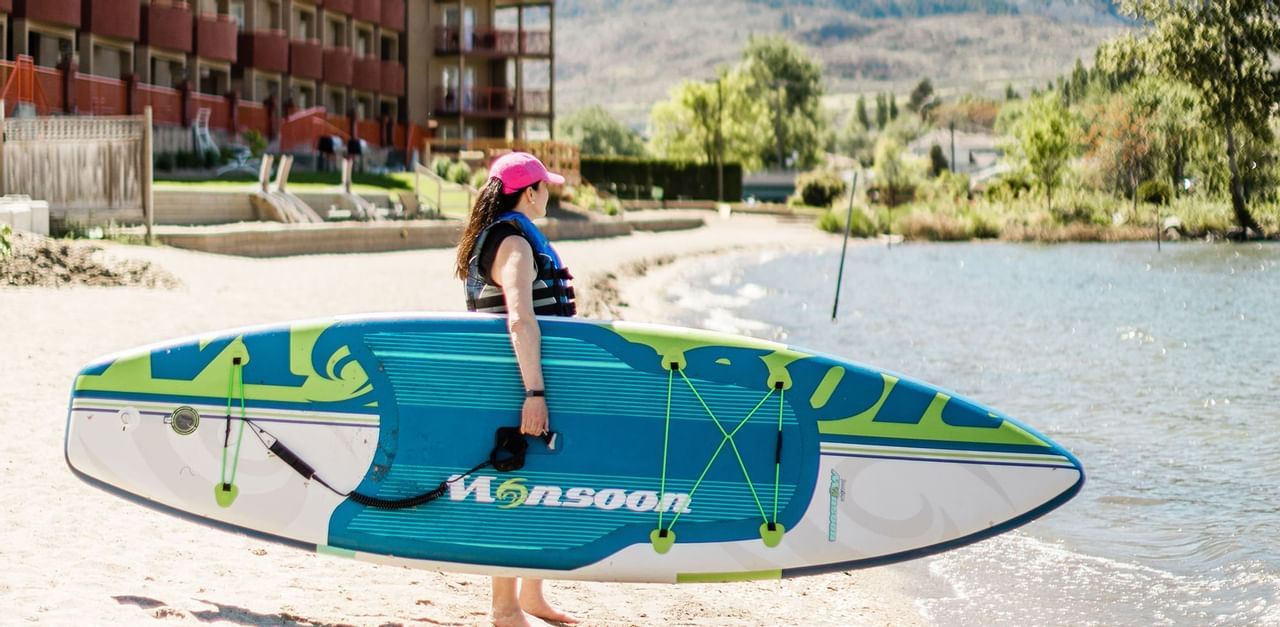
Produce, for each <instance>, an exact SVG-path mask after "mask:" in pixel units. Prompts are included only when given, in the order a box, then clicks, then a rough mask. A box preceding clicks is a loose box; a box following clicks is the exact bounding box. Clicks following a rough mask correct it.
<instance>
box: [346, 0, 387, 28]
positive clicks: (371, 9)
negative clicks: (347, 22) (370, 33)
mask: <svg viewBox="0 0 1280 627" xmlns="http://www.w3.org/2000/svg"><path fill="white" fill-rule="evenodd" d="M351 16H352V17H354V18H356V19H357V20H361V21H364V22H372V23H374V24H377V23H378V22H380V21H382V0H355V6H354V7H352V11H351Z"/></svg>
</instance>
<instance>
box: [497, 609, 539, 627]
mask: <svg viewBox="0 0 1280 627" xmlns="http://www.w3.org/2000/svg"><path fill="white" fill-rule="evenodd" d="M493 627H532V624H531V623H530V622H529V615H528V614H525V613H524V612H523V611H521V610H520V608H516V609H515V610H506V611H499V610H498V609H496V608H495V609H494V610H493Z"/></svg>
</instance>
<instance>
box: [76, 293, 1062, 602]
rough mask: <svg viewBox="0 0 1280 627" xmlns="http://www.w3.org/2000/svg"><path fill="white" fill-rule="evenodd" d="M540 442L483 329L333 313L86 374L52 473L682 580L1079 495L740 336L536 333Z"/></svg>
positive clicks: (339, 532) (224, 519)
mask: <svg viewBox="0 0 1280 627" xmlns="http://www.w3.org/2000/svg"><path fill="white" fill-rule="evenodd" d="M539 323H540V326H541V329H542V337H543V339H542V368H543V372H544V378H545V380H546V398H547V403H548V406H549V408H550V415H551V426H552V428H553V429H554V431H555V434H554V437H546V438H525V437H523V436H520V435H519V434H518V433H514V432H513V430H510V429H504V427H508V428H509V427H513V426H517V425H518V424H519V421H520V408H521V406H522V404H523V402H524V394H523V390H524V387H523V385H522V382H521V379H520V375H519V372H518V369H517V365H516V361H515V358H514V356H513V353H512V348H511V342H510V339H509V337H508V334H507V327H506V320H505V319H504V318H500V317H494V316H485V315H478V314H468V315H400V316H365V317H345V318H337V319H331V320H325V321H307V322H298V323H292V324H286V325H280V326H274V327H261V328H254V329H245V330H237V331H230V332H226V333H219V334H214V335H209V336H207V337H201V338H192V339H187V340H180V341H177V342H174V343H170V344H165V345H157V346H150V347H145V348H142V349H139V350H137V351H133V352H127V353H123V354H119V355H115V356H111V357H108V358H105V359H103V360H101V361H98V362H97V363H95V364H93V365H91V366H89V367H87V368H85V369H84V370H83V371H82V372H81V373H80V375H79V376H78V377H77V378H76V381H75V387H74V390H73V393H72V398H71V406H70V410H69V414H68V417H67V432H66V458H67V463H68V465H69V466H70V467H71V469H72V471H73V472H75V473H76V475H78V476H79V477H80V478H82V479H84V480H85V481H87V482H88V483H90V484H91V485H94V486H96V487H99V488H102V489H105V490H108V491H111V492H113V493H115V494H117V495H119V496H122V497H125V498H128V499H131V500H133V501H135V502H138V503H140V504H143V505H146V506H149V507H153V508H156V509H159V510H162V511H166V512H169V513H174V514H177V515H180V516H183V517H186V518H189V519H191V520H194V521H197V522H201V523H205V524H209V525H214V526H218V527H223V528H227V529H231V530H236V531H241V532H248V533H252V534H255V535H259V536H262V537H266V538H268V539H271V540H274V541H277V542H282V543H285V544H290V545H294V546H298V547H302V548H306V549H309V550H316V551H320V552H324V553H331V554H337V555H343V556H348V557H355V558H359V559H363V560H370V561H376V562H385V563H392V564H401V565H409V566H418V567H423V568H431V569H440V570H449V571H461V572H474V573H483V574H491V575H519V576H541V577H548V578H556V579H584V580H597V581H648V582H694V581H732V580H746V579H770V578H779V577H794V576H800V575H808V574H815V573H822V572H828V571H840V570H848V569H853V568H860V567H866V566H873V565H877V564H885V563H889V562H896V561H901V560H906V559H911V558H915V557H920V556H923V555H928V554H931V553H936V552H938V551H943V550H946V549H950V548H954V547H958V546H961V545H965V544H969V543H971V542H975V541H977V540H980V539H983V538H986V537H989V536H992V535H994V534H997V533H1000V532H1003V531H1008V530H1009V529H1013V528H1014V527H1017V526H1019V525H1022V524H1025V523H1027V522H1029V521H1031V520H1033V519H1035V518H1036V517H1038V516H1042V515H1044V514H1045V513H1047V512H1049V511H1050V510H1052V509H1054V508H1055V507H1058V506H1059V505H1061V504H1063V503H1065V502H1066V501H1067V500H1069V499H1070V498H1071V497H1072V496H1074V495H1075V494H1076V493H1077V492H1078V491H1079V490H1080V487H1081V485H1082V484H1083V483H1084V471H1083V469H1082V468H1081V466H1080V462H1079V461H1077V460H1076V459H1075V457H1073V456H1072V455H1071V454H1070V453H1068V452H1067V451H1066V450H1065V449H1063V448H1062V447H1061V446H1059V445H1057V444H1055V443H1054V442H1052V441H1050V440H1049V439H1048V438H1046V437H1044V436H1042V435H1040V434H1038V433H1036V432H1035V431H1033V430H1031V429H1030V428H1028V427H1026V426H1024V425H1022V424H1020V423H1018V422H1017V421H1015V420H1013V419H1011V418H1008V417H1006V416H1004V415H1002V414H1000V413H998V412H994V411H991V410H989V409H987V408H985V407H982V406H980V405H977V404H975V403H973V402H970V401H967V400H964V399H962V398H960V397H957V396H955V395H953V394H951V393H950V392H946V391H943V390H939V389H937V388H933V387H930V386H927V385H924V384H922V383H919V382H916V381H912V380H910V379H907V378H905V377H901V376H899V375H896V374H891V373H888V372H882V371H878V370H875V369H872V368H868V367H866V366H861V365H857V364H854V363H850V362H847V361H843V360H840V359H836V358H833V357H830V356H825V355H821V354H817V353H813V352H809V351H806V350H803V349H798V348H793V347H788V346H785V345H782V344H778V343H774V342H767V341H762V340H757V339H752V338H747V337H741V336H734V335H726V334H719V333H711V332H706V331H695V330H691V329H682V328H675V327H662V326H652V325H641V324H631V323H622V322H612V323H609V322H594V321H586V320H570V319H556V318H543V319H540V321H539Z"/></svg>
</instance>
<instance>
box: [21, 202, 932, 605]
mask: <svg viewBox="0 0 1280 627" xmlns="http://www.w3.org/2000/svg"><path fill="white" fill-rule="evenodd" d="M698 213H699V215H705V212H698ZM707 223H708V225H707V226H705V227H702V228H699V229H696V230H692V231H681V232H668V233H636V234H632V235H628V236H625V237H618V238H610V239H604V240H582V241H570V242H564V243H563V244H560V245H558V246H557V247H558V248H559V249H560V251H561V253H562V256H563V257H564V258H565V260H566V262H567V263H568V264H569V265H570V267H573V268H577V269H578V270H579V275H580V276H582V277H584V278H583V279H581V280H580V281H579V284H580V285H581V286H582V293H583V297H582V299H583V305H584V307H583V309H584V310H586V309H588V308H590V307H604V309H603V311H606V312H608V311H612V310H610V309H609V307H610V306H612V307H614V308H615V309H616V310H618V311H619V312H620V313H621V316H620V317H623V318H625V319H632V320H634V319H637V318H639V317H646V316H651V315H656V314H651V313H649V312H650V311H651V310H654V308H656V310H660V309H661V308H662V307H663V304H662V301H661V299H660V298H659V299H657V300H655V296H660V292H661V290H660V289H659V288H658V287H656V286H655V284H654V283H653V282H655V281H657V282H662V281H665V280H668V277H670V276H672V274H671V273H679V272H681V271H683V270H684V269H685V268H688V267H689V266H687V265H686V264H692V263H698V262H699V261H702V260H706V259H708V258H710V257H711V256H713V255H723V254H732V253H734V252H748V251H753V250H764V249H772V250H784V251H786V250H806V249H816V248H823V247H827V246H839V243H840V238H839V237H838V236H834V235H828V234H825V233H821V232H820V231H818V230H817V229H814V228H813V227H812V226H811V225H810V224H808V223H799V224H797V223H791V224H788V223H785V222H780V221H778V220H776V219H774V218H771V217H759V216H734V218H732V219H730V220H720V219H718V218H715V217H714V216H710V217H708V220H707ZM104 249H105V250H104V254H106V255H109V256H111V257H116V258H127V259H135V260H143V261H150V262H153V263H154V264H156V266H158V267H159V268H161V269H164V270H167V271H169V272H170V273H172V274H173V275H174V276H176V277H178V278H179V279H180V280H181V282H182V284H181V286H179V287H176V288H174V289H168V290H166V289H148V288H142V287H121V288H92V287H70V288H61V289H50V288H2V289H0V307H3V308H4V310H5V311H6V313H8V314H9V315H7V316H3V317H0V336H2V337H5V338H6V344H7V349H6V355H7V356H8V357H9V359H5V360H0V380H4V381H6V384H7V386H6V391H8V392H9V393H8V394H3V395H0V458H3V459H4V460H5V465H6V468H9V469H11V470H10V472H13V473H17V472H19V469H21V472H22V476H23V477H24V481H25V487H24V488H23V489H21V490H10V491H7V492H5V493H3V494H0V521H3V522H4V525H0V541H3V542H4V544H5V545H6V546H8V547H10V549H9V550H8V552H7V554H8V557H9V568H7V569H5V571H4V572H3V573H2V574H0V596H4V597H5V598H6V599H8V600H9V603H8V606H9V607H10V608H11V609H10V616H11V618H13V620H16V621H23V620H26V621H38V622H49V623H54V624H76V623H82V622H83V621H84V620H85V619H86V618H88V617H91V618H90V620H91V621H97V622H103V623H108V622H110V623H121V624H138V623H144V622H151V621H155V622H161V621H163V622H164V623H166V624H190V625H199V624H207V623H208V622H214V621H229V622H236V623H243V624H294V625H311V624H357V625H380V624H387V623H392V624H404V623H430V624H443V625H476V624H487V623H488V614H489V586H488V578H487V577H483V576H475V575H458V574H451V573H438V572H434V571H426V570H415V569H409V568H403V567H390V566H382V565H376V564H370V563H364V562H358V561H351V560H344V559H340V558H333V557H328V556H321V555H317V554H315V553H311V552H306V551H299V550H296V549H292V548H288V547H284V546H281V545H277V544H273V543H269V542H266V541H263V540H258V539H254V538H251V537H249V536H245V535H241V534H235V533H225V532H221V531H217V530H212V529H210V528H208V527H204V526H202V525H198V524H193V523H190V522H187V521H183V520H179V519H176V518H173V517H171V516H168V515H165V514H161V513H158V512H154V511H152V510H149V509H146V508H142V507H139V506H137V505H134V504H132V503H129V502H126V501H124V500H122V499H119V498H116V497H113V496H110V495H108V494H106V493H104V492H101V491H99V490H95V489H93V488H90V487H88V486H86V485H84V484H82V483H81V482H80V481H79V480H77V479H76V478H75V477H74V476H73V475H72V474H71V473H70V472H68V471H67V469H66V468H65V464H64V461H63V456H62V446H63V428H64V423H65V415H66V398H67V397H66V394H67V389H68V386H69V385H70V382H71V380H72V377H73V376H74V374H75V373H76V372H78V371H79V369H80V367H82V366H83V365H84V364H85V363H88V362H89V361H90V360H91V359H93V358H95V357H98V356H100V355H103V354H107V353H111V352H115V351H118V350H122V349H128V348H131V347H136V346H141V345H144V344H148V343H151V342H155V341H157V340H164V339H168V338H176V337H182V336H189V335H194V334H200V333H204V332H209V331H212V330H216V329H226V328H233V327H240V326H248V325H253V324H261V323H266V322H275V321H285V320H294V319H305V318H317V317H325V316H331V315H342V314H354V313H369V312H377V311H424V310H426V311H461V310H463V302H462V289H461V286H460V285H459V283H458V281H457V279H455V278H454V277H453V276H452V274H451V271H450V270H451V267H452V263H453V251H452V250H440V249H436V250H419V251H408V252H395V253H375V254H357V255H312V256H303V257H289V258H280V259H247V258H237V257H229V256H222V255H213V254H207V253H198V252H192V251H185V250H179V249H172V248H148V247H139V246H128V245H122V244H105V245H104ZM669 260H676V261H674V262H671V263H667V261H669ZM584 269H585V270H586V271H584ZM640 274H643V275H644V276H639V275H640ZM611 290H612V291H611ZM637 290H640V291H639V292H637ZM594 303H600V304H599V305H597V304H594ZM611 317H612V316H611ZM35 504H40V505H39V506H36V505H35ZM904 572H905V571H903V570H902V569H897V568H877V569H871V570H864V571H855V572H850V573H835V574H829V575H820V576H814V577H806V578H801V579H793V580H782V581H764V582H750V583H738V584H715V585H709V584H686V585H670V584H626V585H621V584H615V583H594V582H554V583H551V584H550V585H549V586H548V596H549V598H550V599H552V600H553V602H555V603H557V604H558V605H559V606H561V607H563V608H565V609H566V610H568V611H569V612H570V613H574V614H575V615H576V616H578V617H579V618H582V619H583V621H584V624H588V625H647V624H679V625H726V624H736V625H757V624H780V625H798V624H804V625H837V624H840V625H846V624H858V625H913V624H924V623H925V621H924V619H922V618H921V617H920V615H919V614H918V612H917V610H916V608H915V603H914V600H915V599H914V597H913V596H912V594H911V593H910V592H909V591H908V590H910V589H913V583H912V581H911V580H910V579H909V578H908V577H907V576H906V575H904ZM535 624H536V623H535Z"/></svg>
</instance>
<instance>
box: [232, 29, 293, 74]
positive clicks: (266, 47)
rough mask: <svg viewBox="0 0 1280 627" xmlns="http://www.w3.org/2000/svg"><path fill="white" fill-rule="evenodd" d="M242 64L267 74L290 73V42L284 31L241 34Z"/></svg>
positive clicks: (240, 57)
mask: <svg viewBox="0 0 1280 627" xmlns="http://www.w3.org/2000/svg"><path fill="white" fill-rule="evenodd" d="M239 53H240V55H239V59H237V60H238V61H239V62H240V64H242V65H247V66H249V67H253V68H257V69H259V70H263V71H266V72H287V71H289V40H288V39H286V38H285V35H284V31H282V30H263V31H257V32H252V33H240V51H239Z"/></svg>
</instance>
